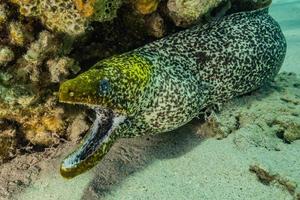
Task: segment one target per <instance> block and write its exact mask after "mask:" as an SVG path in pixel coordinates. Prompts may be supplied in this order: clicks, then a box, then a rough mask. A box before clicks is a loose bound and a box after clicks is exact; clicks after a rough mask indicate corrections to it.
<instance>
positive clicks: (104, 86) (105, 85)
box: [99, 79, 110, 94]
mask: <svg viewBox="0 0 300 200" xmlns="http://www.w3.org/2000/svg"><path fill="white" fill-rule="evenodd" d="M109 90H110V84H109V81H108V80H107V79H103V80H101V81H100V83H99V92H100V94H107V93H108V92H109Z"/></svg>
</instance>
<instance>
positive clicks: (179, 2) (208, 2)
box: [167, 0, 224, 26]
mask: <svg viewBox="0 0 300 200" xmlns="http://www.w3.org/2000/svg"><path fill="white" fill-rule="evenodd" d="M223 1H224V0H199V1H195V0H169V1H168V4H167V7H168V10H169V16H170V17H171V19H172V20H173V21H174V23H175V24H176V25H177V26H188V25H190V24H193V23H195V22H196V21H197V20H199V19H200V18H201V17H202V16H204V15H205V14H207V13H208V12H209V11H210V10H212V9H213V8H215V7H217V6H218V5H219V4H220V3H222V2H223Z"/></svg>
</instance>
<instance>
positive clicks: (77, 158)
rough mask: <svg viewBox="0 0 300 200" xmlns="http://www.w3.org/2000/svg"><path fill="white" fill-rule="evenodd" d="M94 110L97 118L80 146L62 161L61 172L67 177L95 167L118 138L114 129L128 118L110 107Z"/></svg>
mask: <svg viewBox="0 0 300 200" xmlns="http://www.w3.org/2000/svg"><path fill="white" fill-rule="evenodd" d="M94 110H95V114H96V118H95V120H94V122H93V124H92V126H91V127H90V129H89V131H88V133H87V134H86V136H85V137H84V139H83V141H82V142H81V144H80V146H79V147H78V148H77V149H76V150H75V151H74V152H73V153H71V154H70V155H69V156H67V157H66V158H65V159H64V160H63V161H62V163H61V166H60V173H61V175H62V176H63V177H65V178H73V177H75V176H77V175H79V174H81V173H83V172H85V171H87V170H89V169H91V168H92V167H94V166H95V165H96V164H97V162H98V161H99V160H101V159H102V158H103V157H104V156H105V154H106V153H107V152H108V151H109V149H110V148H111V146H112V145H113V143H114V142H115V140H116V139H117V136H116V135H115V134H114V130H115V129H116V128H117V127H118V126H119V125H120V124H121V123H123V122H124V120H125V119H126V117H125V116H122V115H118V114H116V113H114V112H113V111H112V110H110V109H104V108H95V109H94Z"/></svg>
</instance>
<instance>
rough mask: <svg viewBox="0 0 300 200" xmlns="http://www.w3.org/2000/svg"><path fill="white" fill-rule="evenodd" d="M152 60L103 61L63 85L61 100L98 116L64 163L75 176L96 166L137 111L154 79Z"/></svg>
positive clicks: (63, 167) (132, 57)
mask: <svg viewBox="0 0 300 200" xmlns="http://www.w3.org/2000/svg"><path fill="white" fill-rule="evenodd" d="M150 70H151V63H150V62H149V61H148V60H146V59H144V58H142V57H141V56H138V55H135V54H124V55H121V56H116V57H112V58H110V59H106V60H103V61H101V62H99V63H97V64H96V65H95V66H93V67H92V68H91V69H90V70H88V71H86V72H84V73H82V74H81V75H79V76H78V77H76V78H74V79H72V80H68V81H66V82H64V83H63V84H62V85H61V86H60V90H59V100H60V101H61V102H65V103H71V104H83V105H87V106H90V107H93V108H96V109H95V110H96V119H95V121H94V123H93V125H92V126H91V128H90V130H89V133H88V134H87V136H86V137H85V138H84V141H83V142H82V143H81V145H80V146H79V147H78V149H77V150H76V151H74V152H73V153H72V154H70V155H69V156H68V157H67V158H66V159H65V160H64V161H63V163H62V165H61V169H60V171H61V174H62V176H64V177H66V178H72V177H74V176H76V175H78V174H80V173H83V172H84V171H86V170H88V169H90V168H92V167H93V166H94V165H96V163H97V162H98V161H99V160H101V159H102V158H103V156H104V155H105V154H106V153H107V152H108V150H109V149H110V147H111V146H112V144H113V143H114V142H115V140H116V139H117V138H118V137H119V135H118V129H120V127H122V123H123V122H124V120H125V119H126V117H127V116H128V115H130V114H131V113H132V112H134V110H135V108H136V105H137V99H138V97H139V95H140V94H141V93H142V92H143V90H144V88H145V87H146V85H147V83H148V81H149V79H150Z"/></svg>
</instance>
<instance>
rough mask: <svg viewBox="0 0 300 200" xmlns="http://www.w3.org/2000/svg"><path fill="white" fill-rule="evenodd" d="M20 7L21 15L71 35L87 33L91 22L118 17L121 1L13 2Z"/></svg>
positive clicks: (15, 0) (63, 0)
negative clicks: (36, 19)
mask: <svg viewBox="0 0 300 200" xmlns="http://www.w3.org/2000/svg"><path fill="white" fill-rule="evenodd" d="M11 2H13V3H15V4H17V5H19V7H20V8H19V10H20V13H21V14H22V15H24V16H27V17H36V18H38V19H40V20H41V22H42V23H43V24H44V25H45V26H46V27H48V28H49V29H50V30H54V31H59V32H64V33H67V34H69V35H73V36H74V35H80V34H82V33H84V32H85V29H86V27H87V24H88V22H89V21H100V22H103V21H108V20H112V19H113V18H114V17H115V16H116V11H117V9H118V8H119V7H120V6H121V1H120V0H88V1H82V0H74V1H73V0H51V1H47V0H42V1H37V0H33V1H23V0H11Z"/></svg>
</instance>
